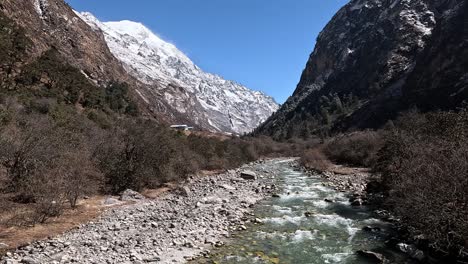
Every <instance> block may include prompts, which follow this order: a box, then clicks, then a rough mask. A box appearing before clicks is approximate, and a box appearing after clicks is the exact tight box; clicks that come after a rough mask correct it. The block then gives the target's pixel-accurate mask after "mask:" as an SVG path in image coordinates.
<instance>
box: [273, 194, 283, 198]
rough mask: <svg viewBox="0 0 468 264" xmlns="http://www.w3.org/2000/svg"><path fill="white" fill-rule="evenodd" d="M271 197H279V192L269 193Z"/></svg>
mask: <svg viewBox="0 0 468 264" xmlns="http://www.w3.org/2000/svg"><path fill="white" fill-rule="evenodd" d="M271 197H273V198H280V197H281V196H280V195H279V194H277V193H274V194H272V195H271Z"/></svg>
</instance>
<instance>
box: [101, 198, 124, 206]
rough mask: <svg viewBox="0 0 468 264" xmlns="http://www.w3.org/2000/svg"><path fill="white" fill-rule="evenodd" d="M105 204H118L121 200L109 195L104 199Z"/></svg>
mask: <svg viewBox="0 0 468 264" xmlns="http://www.w3.org/2000/svg"><path fill="white" fill-rule="evenodd" d="M103 203H104V205H114V204H118V203H120V201H119V200H117V199H115V198H112V197H108V198H106V199H105V200H104V202H103Z"/></svg>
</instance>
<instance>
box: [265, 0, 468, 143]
mask: <svg viewBox="0 0 468 264" xmlns="http://www.w3.org/2000/svg"><path fill="white" fill-rule="evenodd" d="M466 13H467V4H466V1H461V0H443V1H433V0H423V1H411V0H353V1H351V2H350V3H348V4H347V5H345V6H344V7H343V8H342V9H341V10H340V11H339V12H338V13H337V14H336V15H335V16H334V17H333V19H332V20H331V21H330V22H329V23H328V24H327V26H326V27H325V28H324V29H323V31H322V32H321V33H320V35H319V36H318V39H317V44H316V46H315V49H314V51H313V53H312V54H311V55H310V58H309V61H308V62H307V65H306V68H305V70H304V72H303V74H302V76H301V79H300V82H299V84H298V86H297V88H296V90H295V92H294V94H293V95H292V96H291V97H290V98H289V99H288V100H287V102H286V103H285V104H284V105H283V106H282V107H281V109H280V110H279V111H278V112H277V113H276V114H274V115H273V116H272V117H271V118H270V119H269V120H267V122H265V123H264V124H263V125H262V126H260V128H259V129H258V130H257V131H256V132H257V133H259V134H268V135H272V136H274V137H275V138H277V139H284V138H291V137H297V136H304V135H308V134H310V133H314V134H322V135H323V134H328V133H330V132H336V131H343V130H349V129H352V128H358V129H362V128H376V127H379V126H381V125H383V124H384V123H385V122H386V121H388V120H391V119H394V118H395V117H396V116H397V115H398V113H399V112H401V111H404V110H405V109H410V108H412V107H417V108H419V109H421V110H437V109H444V110H446V109H455V108H456V107H458V106H460V105H461V104H462V102H463V101H464V100H465V99H466V98H467V97H468V94H467V93H468V90H467V86H468V83H467V79H466V68H467V59H466V58H468V57H467V56H466V55H467V54H466V52H467V48H466V45H467V40H468V36H467V31H466V25H467V17H466Z"/></svg>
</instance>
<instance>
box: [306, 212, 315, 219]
mask: <svg viewBox="0 0 468 264" xmlns="http://www.w3.org/2000/svg"><path fill="white" fill-rule="evenodd" d="M313 215H314V213H313V212H305V213H304V216H305V217H307V218H309V217H312V216H313Z"/></svg>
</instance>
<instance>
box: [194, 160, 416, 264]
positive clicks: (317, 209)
mask: <svg viewBox="0 0 468 264" xmlns="http://www.w3.org/2000/svg"><path fill="white" fill-rule="evenodd" d="M268 165H269V166H274V167H275V168H273V169H275V170H280V171H281V173H280V175H279V178H278V179H277V184H278V185H279V186H280V188H282V191H281V192H282V193H280V198H271V199H266V200H265V201H263V202H261V203H260V204H259V205H258V206H257V207H256V209H255V214H256V216H257V217H258V218H260V219H261V220H262V222H263V224H261V225H251V226H249V228H248V230H246V231H244V232H241V233H239V234H237V235H236V236H235V237H233V238H232V239H231V240H230V241H228V242H227V245H226V246H224V247H222V248H220V249H215V250H213V252H212V256H211V257H210V259H201V260H199V261H197V262H200V263H293V264H301V263H307V264H312V263H372V262H367V260H366V259H364V258H362V257H360V256H358V255H357V254H355V252H356V251H357V250H374V251H376V252H381V253H384V254H385V256H386V257H387V258H389V259H390V260H392V262H393V263H411V262H409V261H408V260H406V259H405V257H404V256H402V255H399V254H397V253H396V252H393V251H391V250H390V249H388V248H386V247H385V244H384V242H385V239H386V238H387V236H388V233H389V229H390V226H389V225H387V224H386V223H384V222H382V221H380V220H378V219H375V218H372V216H371V212H370V211H369V210H368V209H367V208H365V207H352V206H351V205H350V203H349V202H348V197H346V194H343V193H340V192H337V191H335V190H333V189H331V188H329V187H325V186H324V185H323V180H322V179H321V178H320V177H318V176H317V177H310V176H308V175H306V174H304V173H302V172H298V171H294V170H293V169H292V168H291V167H290V166H288V163H287V162H286V161H284V162H276V163H274V164H272V163H269V164H268ZM325 199H330V200H333V201H334V202H333V203H329V202H326V201H325ZM306 212H309V213H311V214H310V216H309V217H306V216H305V214H306ZM368 226H370V227H373V228H375V227H377V228H378V229H377V228H376V230H374V231H364V230H363V228H364V227H368Z"/></svg>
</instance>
